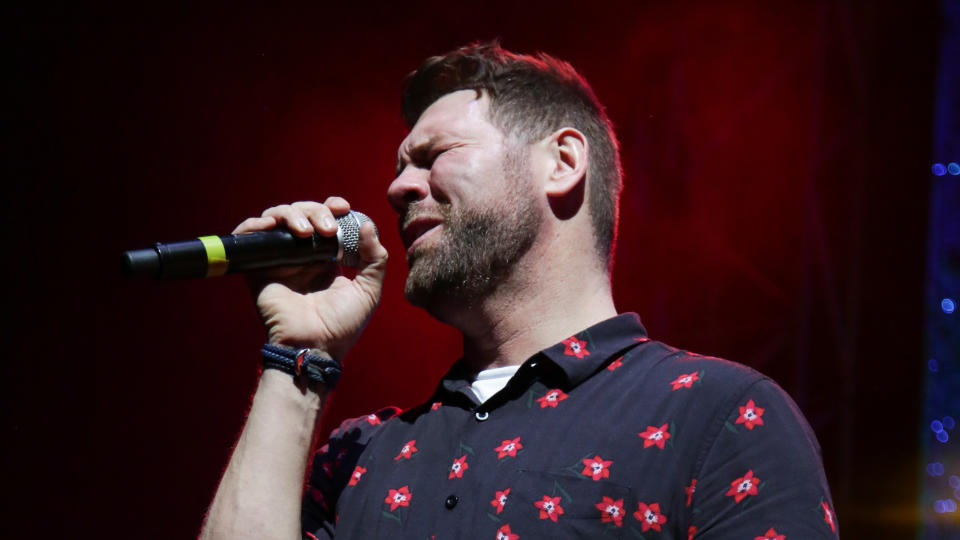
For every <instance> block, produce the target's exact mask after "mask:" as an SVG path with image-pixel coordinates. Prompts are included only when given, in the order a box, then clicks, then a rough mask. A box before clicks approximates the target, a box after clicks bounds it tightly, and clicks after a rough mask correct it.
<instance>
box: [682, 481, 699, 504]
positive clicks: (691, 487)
mask: <svg viewBox="0 0 960 540" xmlns="http://www.w3.org/2000/svg"><path fill="white" fill-rule="evenodd" d="M683 490H684V491H686V492H687V506H690V502H691V501H693V492H695V491H696V490H697V479H696V478H694V479H693V480H691V481H690V485H689V486H687V487H685V488H683Z"/></svg>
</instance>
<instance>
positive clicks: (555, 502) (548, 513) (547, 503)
mask: <svg viewBox="0 0 960 540" xmlns="http://www.w3.org/2000/svg"><path fill="white" fill-rule="evenodd" d="M533 505H534V506H536V507H537V508H539V509H540V519H548V518H549V519H551V520H553V522H554V523H556V522H557V517H559V516H560V514H562V513H563V507H562V506H560V497H551V496H549V495H544V496H543V500H541V501H537V502H535V503H533Z"/></svg>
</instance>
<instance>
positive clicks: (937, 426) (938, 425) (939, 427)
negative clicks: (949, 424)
mask: <svg viewBox="0 0 960 540" xmlns="http://www.w3.org/2000/svg"><path fill="white" fill-rule="evenodd" d="M930 429H932V430H933V432H934V433H940V432H941V431H943V423H942V422H941V421H939V420H934V421H933V422H930Z"/></svg>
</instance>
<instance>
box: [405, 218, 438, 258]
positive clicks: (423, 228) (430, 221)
mask: <svg viewBox="0 0 960 540" xmlns="http://www.w3.org/2000/svg"><path fill="white" fill-rule="evenodd" d="M441 224H443V220H441V219H440V218H435V217H427V216H422V217H417V218H414V219H413V220H412V221H411V222H410V223H407V225H406V227H404V228H403V231H402V232H401V237H402V238H403V245H404V247H406V248H407V249H408V250H409V249H410V248H412V247H413V246H414V244H415V243H417V241H418V240H419V239H420V238H422V237H423V236H424V235H426V234H427V233H428V232H430V231H431V230H433V229H434V228H436V227H437V226H438V225H441Z"/></svg>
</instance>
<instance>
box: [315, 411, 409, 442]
mask: <svg viewBox="0 0 960 540" xmlns="http://www.w3.org/2000/svg"><path fill="white" fill-rule="evenodd" d="M401 413H402V411H401V409H400V408H399V407H392V406H391V407H384V408H382V409H380V410H378V411H376V412H372V413H370V414H367V415H364V416H357V417H354V418H348V419H346V420H344V421H343V422H341V423H340V426H339V427H337V428H336V429H334V430H333V431H332V432H331V433H330V440H331V441H333V440H347V441H350V442H366V440H369V438H370V437H371V436H372V435H373V433H374V432H376V431H377V430H378V429H379V427H380V426H382V425H383V424H384V423H386V422H388V421H389V420H391V419H393V418H396V417H397V416H399V415H400V414H401Z"/></svg>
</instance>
